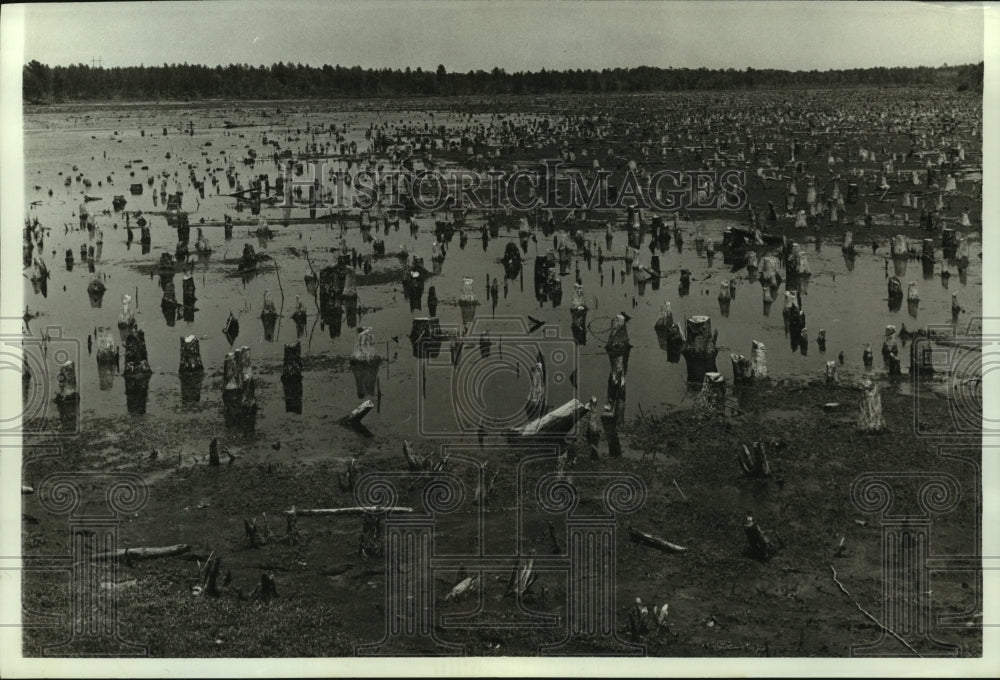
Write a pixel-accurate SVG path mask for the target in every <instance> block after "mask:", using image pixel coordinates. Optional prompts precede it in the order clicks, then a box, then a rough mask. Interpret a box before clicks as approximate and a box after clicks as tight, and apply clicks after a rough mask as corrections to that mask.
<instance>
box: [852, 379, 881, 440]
mask: <svg viewBox="0 0 1000 680" xmlns="http://www.w3.org/2000/svg"><path fill="white" fill-rule="evenodd" d="M857 426H858V430H860V431H861V432H881V431H883V430H884V429H885V426H886V425H885V418H884V417H883V416H882V395H881V394H879V390H878V386H877V385H876V384H875V383H874V382H873V381H872V380H871V378H865V380H864V382H862V383H861V403H860V409H859V414H858V424H857Z"/></svg>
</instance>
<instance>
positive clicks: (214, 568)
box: [202, 556, 222, 597]
mask: <svg viewBox="0 0 1000 680" xmlns="http://www.w3.org/2000/svg"><path fill="white" fill-rule="evenodd" d="M221 569H222V559H221V558H220V557H218V556H216V557H211V558H209V560H208V563H207V564H206V565H205V572H206V577H205V587H204V589H203V590H202V592H203V593H205V594H206V595H208V596H209V597H219V596H220V595H221V594H222V589H221V588H219V571H220V570H221Z"/></svg>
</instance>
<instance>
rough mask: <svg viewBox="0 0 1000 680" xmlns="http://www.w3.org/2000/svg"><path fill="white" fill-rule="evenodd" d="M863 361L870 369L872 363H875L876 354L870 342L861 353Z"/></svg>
mask: <svg viewBox="0 0 1000 680" xmlns="http://www.w3.org/2000/svg"><path fill="white" fill-rule="evenodd" d="M861 361H862V362H863V363H864V365H865V368H868V369H870V368H871V367H872V364H874V363H875V355H874V354H873V353H872V346H871V345H870V344H866V345H865V351H864V352H863V353H862V355H861Z"/></svg>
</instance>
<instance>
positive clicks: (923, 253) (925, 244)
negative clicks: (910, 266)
mask: <svg viewBox="0 0 1000 680" xmlns="http://www.w3.org/2000/svg"><path fill="white" fill-rule="evenodd" d="M920 257H921V258H922V259H923V260H924V261H926V262H934V261H935V257H934V239H929V238H925V239H924V240H923V241H922V246H921V250H920Z"/></svg>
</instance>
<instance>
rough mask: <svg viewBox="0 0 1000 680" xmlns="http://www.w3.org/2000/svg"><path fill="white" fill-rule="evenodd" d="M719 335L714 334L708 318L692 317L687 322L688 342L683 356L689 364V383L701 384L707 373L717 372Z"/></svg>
mask: <svg viewBox="0 0 1000 680" xmlns="http://www.w3.org/2000/svg"><path fill="white" fill-rule="evenodd" d="M717 334H718V333H717V332H716V333H713V332H712V321H711V319H709V318H708V317H707V316H692V317H690V318H689V319H688V320H687V342H686V343H685V346H684V351H683V355H684V359H685V361H686V362H687V379H688V382H695V383H697V382H701V381H702V380H703V379H704V377H705V374H706V373H712V372H715V371H716V367H715V356H716V354H718V349H717V348H716V345H715V341H716V337H717Z"/></svg>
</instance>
